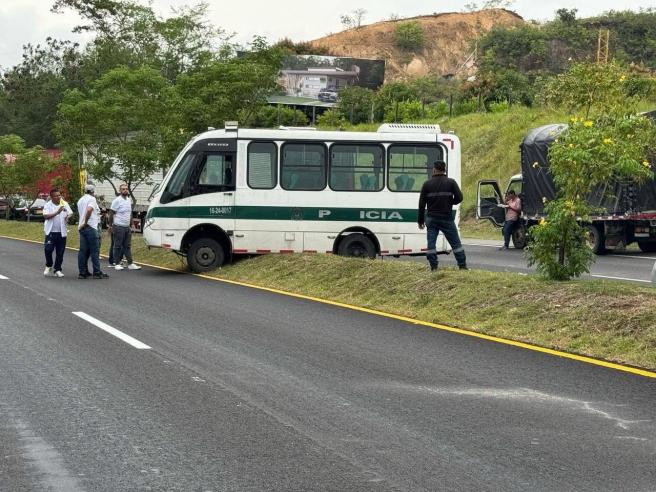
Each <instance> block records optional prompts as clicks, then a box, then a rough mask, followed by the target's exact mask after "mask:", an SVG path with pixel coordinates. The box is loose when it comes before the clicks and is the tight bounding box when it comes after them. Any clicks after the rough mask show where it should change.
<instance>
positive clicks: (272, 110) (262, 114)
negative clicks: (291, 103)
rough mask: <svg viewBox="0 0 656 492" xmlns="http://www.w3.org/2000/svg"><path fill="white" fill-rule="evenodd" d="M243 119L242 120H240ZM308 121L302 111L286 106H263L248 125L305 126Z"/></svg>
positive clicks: (265, 126)
mask: <svg viewBox="0 0 656 492" xmlns="http://www.w3.org/2000/svg"><path fill="white" fill-rule="evenodd" d="M242 121H243V120H242ZM308 123H309V120H308V117H307V115H306V114H305V113H304V112H303V111H299V110H298V109H293V108H290V107H288V106H282V105H278V106H277V107H273V106H264V107H263V108H261V109H260V110H259V111H258V112H257V113H256V114H255V116H254V117H253V118H251V123H250V125H249V126H251V127H253V128H276V127H278V126H280V125H285V126H306V125H307V124H308Z"/></svg>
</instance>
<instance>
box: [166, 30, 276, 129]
mask: <svg viewBox="0 0 656 492" xmlns="http://www.w3.org/2000/svg"><path fill="white" fill-rule="evenodd" d="M281 60H282V52H281V51H280V50H277V49H272V48H270V47H269V46H268V45H267V43H266V42H265V41H264V39H262V38H259V37H256V38H254V40H253V42H252V44H251V51H249V52H247V53H245V54H243V55H241V56H232V57H226V58H222V59H217V60H213V61H211V62H209V63H207V64H206V65H204V66H203V67H202V69H201V70H197V71H195V72H193V73H190V74H183V75H181V76H180V77H179V79H178V83H177V84H176V92H177V94H178V97H179V98H180V100H181V101H184V104H183V105H182V106H181V108H182V124H183V128H184V129H185V131H186V132H188V133H198V132H200V131H204V130H206V129H207V127H208V126H217V125H221V124H223V122H225V121H228V120H236V119H238V120H239V121H241V122H242V123H243V124H245V125H248V124H249V123H250V122H251V119H252V118H253V116H254V115H255V114H256V113H257V111H258V110H259V109H260V108H262V107H263V106H264V105H266V100H267V96H269V95H270V94H272V93H274V91H275V90H276V89H278V73H279V71H280V66H281Z"/></svg>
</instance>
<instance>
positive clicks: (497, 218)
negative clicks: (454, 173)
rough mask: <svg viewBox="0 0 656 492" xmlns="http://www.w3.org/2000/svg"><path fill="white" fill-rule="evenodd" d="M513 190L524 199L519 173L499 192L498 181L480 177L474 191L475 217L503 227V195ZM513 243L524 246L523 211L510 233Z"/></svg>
mask: <svg viewBox="0 0 656 492" xmlns="http://www.w3.org/2000/svg"><path fill="white" fill-rule="evenodd" d="M510 190H513V191H514V192H515V193H516V194H517V196H518V197H519V198H520V200H522V202H523V200H524V194H523V180H522V175H521V174H515V175H514V176H512V177H511V178H510V180H509V181H508V184H507V185H506V189H505V190H504V192H503V193H501V188H499V183H498V182H497V181H495V180H490V179H482V180H480V181H479V182H478V188H477V193H476V218H477V219H479V220H480V219H487V220H489V221H490V222H492V224H493V225H494V226H495V227H503V223H504V221H505V217H506V209H505V208H504V207H503V197H504V196H505V194H506V193H507V192H508V191H510ZM512 240H513V245H514V246H515V248H517V249H523V248H525V247H526V219H525V216H524V213H523V212H522V216H521V217H520V219H519V223H518V224H517V227H515V230H514V232H513V235H512Z"/></svg>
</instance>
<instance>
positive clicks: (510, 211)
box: [499, 190, 522, 250]
mask: <svg viewBox="0 0 656 492" xmlns="http://www.w3.org/2000/svg"><path fill="white" fill-rule="evenodd" d="M503 203H504V204H503V205H501V206H502V207H505V209H506V220H505V221H504V223H503V246H502V247H501V248H499V249H500V250H505V249H508V248H509V247H510V238H511V237H512V233H513V231H514V230H515V227H517V224H519V215H520V214H521V213H522V201H521V200H520V199H519V197H518V196H517V194H516V193H515V192H514V190H508V192H507V193H506V196H505V198H504V200H503Z"/></svg>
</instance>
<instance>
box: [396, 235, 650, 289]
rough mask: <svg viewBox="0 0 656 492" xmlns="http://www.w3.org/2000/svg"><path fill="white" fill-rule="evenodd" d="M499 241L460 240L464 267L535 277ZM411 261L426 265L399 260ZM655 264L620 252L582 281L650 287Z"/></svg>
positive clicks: (519, 254) (448, 259) (446, 261)
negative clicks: (626, 281) (586, 279)
mask: <svg viewBox="0 0 656 492" xmlns="http://www.w3.org/2000/svg"><path fill="white" fill-rule="evenodd" d="M502 244H503V242H502V241H489V240H484V239H463V245H464V247H465V252H466V254H467V263H468V264H469V266H470V267H472V268H477V269H482V270H491V271H499V272H519V273H534V272H535V268H529V267H528V266H527V265H526V258H524V254H523V251H521V250H517V249H513V248H511V249H509V250H507V251H499V247H500V246H501V245H502ZM402 258H403V259H406V260H407V259H411V260H414V261H424V262H425V261H426V258H425V257H423V256H415V257H402ZM439 261H440V264H443V265H447V266H455V265H456V261H455V258H454V257H453V255H440V257H439ZM655 262H656V254H654V253H643V252H641V251H623V252H617V253H613V254H608V255H603V256H595V262H594V264H593V265H592V267H591V269H590V275H584V276H583V277H582V278H588V277H593V278H599V279H607V280H608V279H609V280H628V281H631V282H636V283H640V284H649V283H651V271H652V268H653V266H654V263H655Z"/></svg>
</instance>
